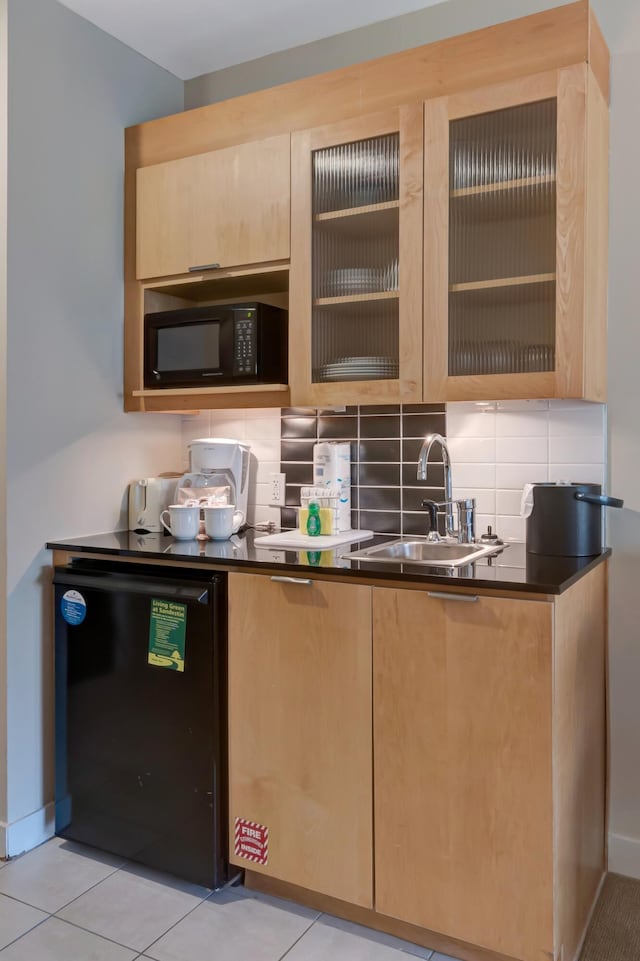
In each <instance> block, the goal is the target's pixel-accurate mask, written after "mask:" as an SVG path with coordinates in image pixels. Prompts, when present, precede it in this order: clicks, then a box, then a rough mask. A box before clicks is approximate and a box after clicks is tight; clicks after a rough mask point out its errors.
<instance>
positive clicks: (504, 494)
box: [496, 490, 522, 517]
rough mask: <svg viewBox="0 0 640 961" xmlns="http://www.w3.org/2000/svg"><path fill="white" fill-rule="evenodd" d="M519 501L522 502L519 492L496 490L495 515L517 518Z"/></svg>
mask: <svg viewBox="0 0 640 961" xmlns="http://www.w3.org/2000/svg"><path fill="white" fill-rule="evenodd" d="M521 500H522V491H521V490H497V491H496V513H497V514H510V515H512V516H513V517H519V516H520V501H521Z"/></svg>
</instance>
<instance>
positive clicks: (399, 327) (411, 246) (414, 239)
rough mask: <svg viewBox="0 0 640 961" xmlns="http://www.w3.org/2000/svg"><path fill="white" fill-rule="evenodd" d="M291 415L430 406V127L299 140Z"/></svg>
mask: <svg viewBox="0 0 640 961" xmlns="http://www.w3.org/2000/svg"><path fill="white" fill-rule="evenodd" d="M291 147H292V164H291V169H292V210H291V284H290V305H289V323H290V327H289V329H290V355H289V371H290V384H291V397H292V403H294V404H304V405H312V406H325V405H328V406H331V405H333V404H338V405H342V404H350V403H365V404H366V403H369V404H371V403H389V402H393V401H396V402H402V401H404V402H406V403H409V402H419V401H420V400H421V399H422V363H421V355H422V207H423V204H422V172H423V171H422V168H423V116H422V109H421V107H420V106H418V105H416V106H413V107H402V108H399V109H396V110H392V111H389V112H386V113H384V114H376V115H375V116H370V117H362V118H355V119H353V120H348V121H343V122H340V123H337V124H332V125H331V126H326V127H319V128H316V129H314V130H307V131H302V132H299V133H296V134H293V135H292V143H291Z"/></svg>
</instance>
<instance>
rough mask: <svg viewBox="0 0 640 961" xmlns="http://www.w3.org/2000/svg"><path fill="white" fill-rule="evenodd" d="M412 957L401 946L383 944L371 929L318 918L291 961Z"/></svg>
mask: <svg viewBox="0 0 640 961" xmlns="http://www.w3.org/2000/svg"><path fill="white" fill-rule="evenodd" d="M354 927H355V926H354ZM410 957H411V956H410V955H409V954H406V953H405V952H404V951H401V950H399V949H398V948H397V947H391V946H390V945H389V944H384V943H382V944H381V943H380V942H379V941H377V940H375V939H374V938H372V937H370V936H369V934H368V932H367V935H366V936H363V935H362V934H360V933H355V932H354V931H350V930H341V928H340V927H336V926H335V925H333V924H327V923H323V921H318V922H316V924H314V925H313V927H312V928H310V930H309V931H307V932H306V934H305V935H304V937H302V938H300V940H299V941H298V943H297V944H296V945H295V946H294V947H293V948H292V949H291V951H290V952H289V954H288V955H287V961H326V959H327V958H331V961H403V959H404V961H409V958H410Z"/></svg>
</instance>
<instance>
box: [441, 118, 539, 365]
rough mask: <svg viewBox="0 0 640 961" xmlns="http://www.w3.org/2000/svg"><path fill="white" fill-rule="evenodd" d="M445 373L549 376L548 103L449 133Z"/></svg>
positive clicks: (459, 124) (456, 125) (462, 123)
mask: <svg viewBox="0 0 640 961" xmlns="http://www.w3.org/2000/svg"><path fill="white" fill-rule="evenodd" d="M449 173H450V185H451V193H450V201H449V373H450V374H452V375H454V376H455V375H463V374H498V373H522V372H533V371H544V370H553V368H554V361H555V358H554V349H555V269H556V185H555V173H556V101H555V100H544V101H540V102H538V103H532V104H526V105H524V106H520V107H512V108H509V109H507V110H498V111H494V112H492V113H488V114H482V115H479V116H474V117H469V118H464V119H462V120H456V121H454V122H453V123H452V124H451V128H450V171H449Z"/></svg>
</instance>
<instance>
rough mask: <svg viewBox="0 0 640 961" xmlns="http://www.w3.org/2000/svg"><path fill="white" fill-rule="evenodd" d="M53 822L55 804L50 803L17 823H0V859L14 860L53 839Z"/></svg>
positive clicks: (54, 818)
mask: <svg viewBox="0 0 640 961" xmlns="http://www.w3.org/2000/svg"><path fill="white" fill-rule="evenodd" d="M55 820H56V816H55V804H53V803H51V804H47V805H46V807H43V808H40V809H39V810H38V811H34V812H33V814H28V815H27V816H26V817H25V818H20V820H19V821H12V822H11V823H9V824H7V823H6V822H5V821H0V857H4V858H15V857H17V855H18V854H23V853H24V852H25V851H30V850H31V848H35V847H37V846H38V845H39V844H42V843H43V842H44V841H47V840H48V839H49V838H51V837H53V835H54V833H55Z"/></svg>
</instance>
